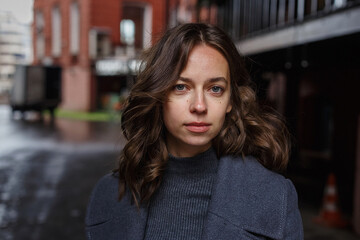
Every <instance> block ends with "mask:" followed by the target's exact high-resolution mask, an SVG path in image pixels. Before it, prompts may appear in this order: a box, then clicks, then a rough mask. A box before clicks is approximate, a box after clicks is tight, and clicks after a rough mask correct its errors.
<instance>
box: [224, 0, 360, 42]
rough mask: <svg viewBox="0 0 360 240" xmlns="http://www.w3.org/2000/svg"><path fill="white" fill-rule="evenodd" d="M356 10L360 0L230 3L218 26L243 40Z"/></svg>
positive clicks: (249, 0) (239, 0) (240, 0)
mask: <svg viewBox="0 0 360 240" xmlns="http://www.w3.org/2000/svg"><path fill="white" fill-rule="evenodd" d="M357 6H360V0H227V1H224V2H223V3H222V4H221V5H220V6H219V15H218V24H219V26H220V27H222V28H223V29H225V30H226V31H228V33H229V34H230V35H231V36H232V37H233V39H234V40H242V39H245V38H248V37H252V36H255V35H258V34H262V33H265V32H269V31H274V30H276V29H279V28H284V27H288V26H291V25H295V24H299V23H302V22H304V21H308V20H311V19H315V18H320V17H323V16H326V15H329V14H333V13H335V12H339V11H344V10H346V9H349V8H354V7H357Z"/></svg>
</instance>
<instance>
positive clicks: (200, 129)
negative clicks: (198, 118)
mask: <svg viewBox="0 0 360 240" xmlns="http://www.w3.org/2000/svg"><path fill="white" fill-rule="evenodd" d="M184 125H185V128H186V129H187V130H188V131H190V132H193V133H204V132H207V131H208V130H209V129H210V126H211V124H210V123H205V122H191V123H186V124H184Z"/></svg>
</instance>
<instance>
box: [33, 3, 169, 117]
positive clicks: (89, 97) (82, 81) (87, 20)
mask: <svg viewBox="0 0 360 240" xmlns="http://www.w3.org/2000/svg"><path fill="white" fill-rule="evenodd" d="M73 1H74V0H35V1H34V32H33V36H34V41H33V44H34V45H33V46H34V64H43V63H44V59H38V58H37V55H36V37H37V33H36V17H35V16H36V11H42V12H43V16H44V21H45V26H44V35H45V58H46V59H47V60H51V61H50V62H52V64H56V65H61V66H62V67H63V75H62V76H63V78H62V83H63V88H62V94H63V96H62V105H61V107H62V108H65V109H72V110H82V111H89V110H92V109H94V108H95V100H94V99H95V97H96V92H97V91H96V77H95V76H93V75H92V70H91V65H92V62H91V59H90V58H89V31H90V29H92V28H96V27H99V28H103V29H108V30H109V32H110V34H111V36H110V38H111V43H112V47H116V46H119V45H121V43H120V21H121V19H122V14H123V5H124V2H126V3H125V4H142V5H144V4H145V5H146V4H147V6H151V7H152V36H151V39H152V41H155V40H156V39H157V37H158V36H159V34H160V33H162V32H163V31H164V30H165V29H166V26H167V13H166V11H167V2H168V0H142V1H137V0H133V1H131V0H128V1H122V0H106V1H103V0H77V2H78V5H79V11H80V49H79V53H78V54H77V55H76V56H73V55H72V54H71V53H70V34H69V31H70V6H71V3H72V2H73ZM54 6H59V7H60V12H61V43H62V44H61V55H60V56H59V57H56V58H55V57H53V56H52V51H51V49H52V46H51V45H52V29H51V28H52V26H51V14H52V8H53V7H54ZM48 62H49V61H48Z"/></svg>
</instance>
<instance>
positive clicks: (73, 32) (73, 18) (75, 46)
mask: <svg viewBox="0 0 360 240" xmlns="http://www.w3.org/2000/svg"><path fill="white" fill-rule="evenodd" d="M79 48H80V13H79V4H78V3H77V2H73V3H72V4H71V5H70V53H71V54H72V55H77V54H78V53H79Z"/></svg>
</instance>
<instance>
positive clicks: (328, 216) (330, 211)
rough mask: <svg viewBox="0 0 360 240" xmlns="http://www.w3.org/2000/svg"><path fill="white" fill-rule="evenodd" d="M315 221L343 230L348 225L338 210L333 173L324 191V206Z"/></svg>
mask: <svg viewBox="0 0 360 240" xmlns="http://www.w3.org/2000/svg"><path fill="white" fill-rule="evenodd" d="M314 221H315V222H316V223H318V224H321V225H325V226H328V227H335V228H343V227H346V226H347V225H348V223H347V221H346V220H345V219H344V218H343V217H342V214H341V212H340V210H339V209H338V195H337V189H336V180H335V175H334V174H333V173H331V174H330V175H329V177H328V180H327V184H326V186H325V191H324V198H323V206H322V209H321V211H320V214H319V216H318V217H316V218H315V219H314Z"/></svg>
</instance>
